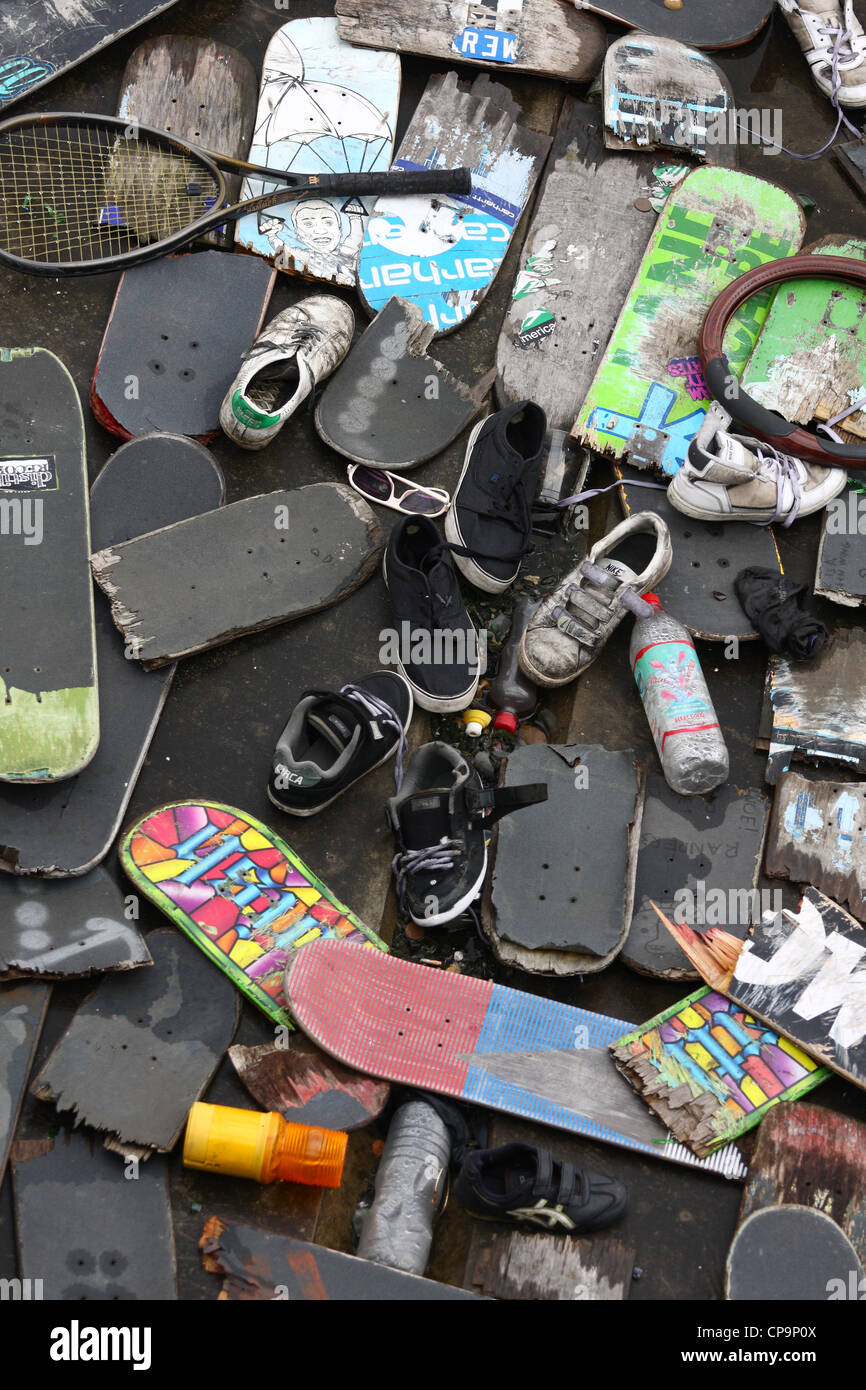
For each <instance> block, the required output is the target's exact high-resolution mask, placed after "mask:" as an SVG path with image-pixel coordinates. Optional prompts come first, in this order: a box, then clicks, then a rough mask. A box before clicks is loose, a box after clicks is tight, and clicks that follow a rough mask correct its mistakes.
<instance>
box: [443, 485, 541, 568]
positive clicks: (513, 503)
mask: <svg viewBox="0 0 866 1390" xmlns="http://www.w3.org/2000/svg"><path fill="white" fill-rule="evenodd" d="M522 483H523V478H522V476H517V477H515V478H513V479H512V481H511V483H510V484H508V483H502V484H496V485H494V486H495V488H496V490H495V491H491V492H489V493H488V499H487V502H486V504H485V506H484V508H483V510H482V509H481V508H480V507H475V508H470V509H469V510H473V511H475V512H476V514H480V515H483V516H490V517H493V518H495V520H497V521H504V522H505V523H506V524H507V525H508V526H510V527H512V529H513V530H515V531H517V532H518V534H519V535H521V536H524V537H526V539H525V540H524V541H523V542H522V544H521V545H520V546H519V548H518V549H517V550H515V551H514V552H509V554H507V555H505V554H503V552H502V551H501V550H498V551H497V552H496V553H495V554H487V553H486V552H485V551H481V550H478V549H477V548H476V547H473V548H472V549H471V550H469V549H467V547H466V546H460V545H452V547H451V549H452V550H454V551H456V552H457V554H458V555H462V554H467V555H476V556H478V557H479V558H481V559H487V560H522V559H523V557H524V555H529V554H530V553H531V552H532V551H533V550H534V549H535V547H534V546H533V545H532V543H531V541H530V540H529V535H530V532H531V530H532V515H531V505H530V501H529V498H528V496H527V493H526V488H525V486H522V485H521V484H522Z"/></svg>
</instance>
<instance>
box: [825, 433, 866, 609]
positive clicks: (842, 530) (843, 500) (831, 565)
mask: <svg viewBox="0 0 866 1390" xmlns="http://www.w3.org/2000/svg"><path fill="white" fill-rule="evenodd" d="M858 413H859V412H858ZM857 478H858V475H857V474H856V473H852V474H849V477H848V485H847V487H846V488H845V490H844V492H841V493H840V494H839V496H838V497H834V498H833V499H832V501H831V502H829V503H828V504H827V507H826V508H825V510H824V513H823V515H822V517H821V539H820V541H819V542H818V559H817V562H816V565H815V583H814V586H813V587H814V591H815V593H816V594H817V595H818V597H819V598H826V599H829V600H830V602H831V603H840V604H841V605H842V606H843V607H844V608H858V607H860V605H861V604H863V603H866V502H864V491H866V489H864V487H863V484H862V483H861V482H858V481H857Z"/></svg>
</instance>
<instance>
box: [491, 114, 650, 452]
mask: <svg viewBox="0 0 866 1390" xmlns="http://www.w3.org/2000/svg"><path fill="white" fill-rule="evenodd" d="M659 162H660V161H659V159H658V158H657V157H655V156H653V155H649V154H641V155H632V156H629V155H624V154H619V155H612V154H609V153H608V151H607V150H606V149H605V147H604V139H603V126H602V120H601V117H600V115H599V110H598V106H597V105H592V104H590V103H589V102H583V101H577V100H575V98H573V97H566V99H565V102H564V104H563V108H562V113H561V115H560V117H559V122H558V124H557V127H556V131H555V133H554V138H553V148H552V150H551V152H550V157H549V159H548V161H547V164H546V165H545V172H544V176H543V181H542V184H541V189H540V192H539V196H538V201H537V203H536V205H535V210H534V212H533V217H532V225H531V226H530V228H529V232H528V233H527V236H526V241H525V242H524V248H523V256H522V260H521V268H520V270H519V271H518V273H517V278H516V280H515V282H514V287H513V289H512V291H511V300H510V303H509V306H508V311H507V313H506V316H505V320H504V323H503V325H502V331H501V333H500V335H499V342H498V345H497V348H496V367H497V370H498V380H497V383H496V394H497V396H498V398H499V403H500V404H501V405H504V404H505V403H506V402H508V401H522V400H527V399H528V400H533V401H535V402H536V404H538V405H540V406H541V408H542V409H543V410H544V411H545V412H546V414H547V423H548V426H549V427H550V429H562V430H570V429H571V427H572V425H573V424H574V420H575V417H576V415H577V412H578V410H579V409H580V407H581V405H582V404H583V401H584V398H585V396H586V393H587V391H588V390H589V387H590V383H591V381H592V378H593V376H594V375H595V369H596V367H597V365H598V362H599V360H600V358H601V355H602V353H603V352H604V350H605V348H606V347H607V343H608V339H609V338H610V335H611V333H612V332H613V327H614V324H615V323H616V320H617V317H618V315H619V311H620V309H621V308H622V303H623V300H624V299H625V296H626V294H627V293H628V291H629V289H630V287H631V283H632V280H633V279H634V277H635V273H636V271H637V268H638V266H639V265H640V263H641V259H642V257H643V254H644V251H645V250H646V245H647V242H648V241H649V238H650V236H651V234H652V231H653V227H654V226H655V218H654V217H653V215H652V210H651V209H647V210H646V211H641V209H640V208H638V207H637V206H636V203H637V202H639V201H641V200H642V199H643V196H644V194H645V192H646V191H647V189H648V188H649V187H651V186H652V185H653V184H654V182H655V180H654V177H653V167H654V165H657V164H658V163H659ZM577 208H579V209H580V216H579V219H577V218H576V215H575V209H577Z"/></svg>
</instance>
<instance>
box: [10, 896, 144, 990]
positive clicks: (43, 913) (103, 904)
mask: <svg viewBox="0 0 866 1390" xmlns="http://www.w3.org/2000/svg"><path fill="white" fill-rule="evenodd" d="M129 914H135V915H137V908H136V904H135V903H133V902H130V901H129V900H128V899H124V896H123V894H122V893H121V891H120V889H119V888H118V887H117V885H116V883H115V882H114V880H113V879H110V878H109V877H108V874H107V873H106V872H105V870H104V869H93V870H92V871H91V872H90V873H89V874H84V875H83V876H82V877H80V878H69V879H53V880H52V879H34V878H12V877H10V875H8V874H6V875H3V876H0V978H2V979H15V978H17V977H20V976H38V977H39V978H40V979H48V980H61V979H62V980H66V979H72V978H74V977H76V976H79V975H91V974H93V973H94V972H95V971H100V972H102V971H107V970H134V969H135V967H136V966H139V965H150V964H151V958H150V952H149V951H148V949H147V946H146V945H145V942H144V938H143V937H142V935H141V933H140V931H139V930H138V928H137V927H136V925H135V915H133V916H130V915H129Z"/></svg>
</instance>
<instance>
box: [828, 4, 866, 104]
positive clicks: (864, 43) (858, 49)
mask: <svg viewBox="0 0 866 1390" xmlns="http://www.w3.org/2000/svg"><path fill="white" fill-rule="evenodd" d="M818 33H819V34H824V35H825V36H826V37H827V38H828V39H832V40H833V47H832V49H831V52H830V71H831V93H830V100H831V101H833V104H834V105H835V100H834V98H835V97H836V95H837V93H838V91H839V88H840V87H841V86H842V78H841V76H840V74H839V69H840V67H852V66H855V65H856V64H858V63H861V62H862V61H863V59H864V57H866V35H864V34H855V33H854V32H853V30H851V29H848V28H846V26H845V24H844V23H843V22H842V20H841V19H839V20H835V21H831V22H830V23H829V24H819V25H818Z"/></svg>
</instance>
